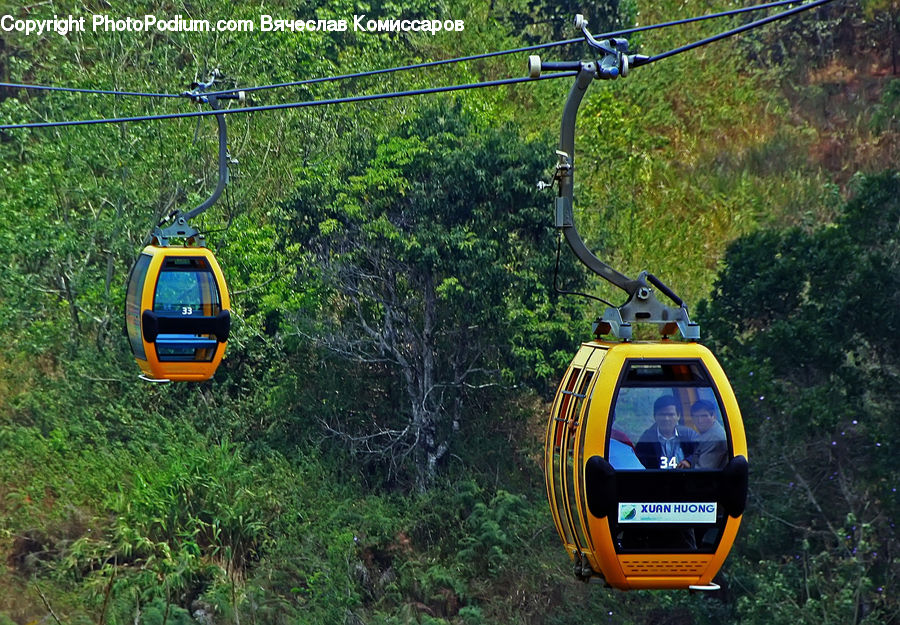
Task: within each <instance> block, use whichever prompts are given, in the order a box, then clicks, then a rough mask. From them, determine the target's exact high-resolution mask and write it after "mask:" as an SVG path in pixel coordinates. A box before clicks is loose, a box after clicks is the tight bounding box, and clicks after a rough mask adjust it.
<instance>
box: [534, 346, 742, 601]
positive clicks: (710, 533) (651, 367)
mask: <svg viewBox="0 0 900 625" xmlns="http://www.w3.org/2000/svg"><path fill="white" fill-rule="evenodd" d="M667 435H668V437H667ZM670 441H671V442H670ZM544 462H545V465H544V466H545V469H546V471H545V476H546V486H547V496H548V499H549V501H550V508H551V511H552V515H553V520H554V523H555V525H556V529H557V531H558V532H559V535H560V538H561V539H562V541H563V543H564V544H565V546H566V550H567V551H568V553H569V555H570V557H571V558H572V559H573V561H574V563H575V573H576V576H578V577H579V578H582V579H589V578H591V577H592V576H602V578H603V579H604V580H605V581H606V583H608V584H609V585H610V586H613V587H615V588H620V589H623V590H627V589H641V588H645V589H649V588H655V589H661V588H670V589H677V588H685V589H714V588H715V585H713V584H712V578H713V576H714V575H715V574H716V573H717V572H718V570H719V568H720V567H721V565H722V563H723V562H724V560H725V557H726V556H727V555H728V552H729V550H730V549H731V546H732V543H733V542H734V539H735V536H736V534H737V530H738V526H739V525H740V522H741V516H742V514H743V509H744V505H745V502H746V497H747V469H748V464H747V441H746V438H745V436H744V428H743V424H742V422H741V417H740V410H739V409H738V405H737V400H736V399H735V396H734V392H733V391H732V389H731V385H730V384H729V383H728V379H727V378H726V377H725V373H724V372H723V371H722V367H721V366H720V365H719V363H718V362H717V361H716V359H715V357H714V356H713V355H712V353H711V352H710V351H709V350H708V349H706V348H705V347H703V346H702V345H699V344H697V343H689V342H676V341H663V342H657V343H628V342H624V343H610V342H604V341H592V342H589V343H584V344H583V345H582V346H581V349H580V350H579V351H578V353H577V354H576V356H575V359H574V360H573V361H572V363H571V364H570V365H569V369H568V371H566V374H565V376H564V377H563V381H562V383H561V384H560V387H559V390H558V392H557V394H556V398H555V400H554V402H553V408H552V411H551V414H550V419H549V422H548V425H547V435H546V447H545V459H544Z"/></svg>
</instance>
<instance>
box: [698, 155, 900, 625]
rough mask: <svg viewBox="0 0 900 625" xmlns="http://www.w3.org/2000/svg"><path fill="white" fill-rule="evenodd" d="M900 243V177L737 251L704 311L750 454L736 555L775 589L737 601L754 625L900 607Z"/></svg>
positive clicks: (865, 182) (870, 618) (880, 615)
mask: <svg viewBox="0 0 900 625" xmlns="http://www.w3.org/2000/svg"><path fill="white" fill-rule="evenodd" d="M898 241H900V175H898V174H897V173H894V172H889V173H885V174H882V175H878V176H871V177H867V178H860V179H859V180H858V181H857V188H856V194H855V197H854V198H853V199H852V200H850V201H849V202H848V203H847V205H846V207H845V209H844V211H843V213H842V215H841V216H840V218H839V219H838V220H837V222H836V223H835V224H832V225H828V226H824V227H821V228H819V229H816V230H813V231H803V230H800V229H796V228H795V229H791V230H786V231H764V232H759V233H755V234H753V235H749V236H747V237H744V238H742V239H739V240H737V241H736V242H735V243H734V244H733V245H731V246H730V247H729V250H728V252H727V254H726V257H725V267H724V269H723V271H722V273H721V274H720V276H719V278H718V280H717V282H716V285H715V291H714V294H713V297H712V299H711V301H710V302H708V303H705V305H704V306H703V307H702V310H701V313H700V314H701V318H702V319H704V320H705V328H706V329H707V330H708V331H709V332H710V334H711V335H712V337H713V341H714V342H715V344H716V345H717V346H718V348H719V352H720V354H721V355H722V356H723V357H724V359H725V362H726V365H727V367H728V370H729V371H730V372H731V377H732V381H733V382H734V385H735V388H736V391H737V393H738V396H739V400H740V404H741V406H742V411H743V413H744V419H745V424H746V426H747V429H748V438H749V441H750V445H751V449H750V456H751V458H750V460H751V467H752V474H753V475H752V488H751V498H750V507H749V509H748V519H749V523H748V525H749V528H748V531H747V534H749V538H747V539H746V541H745V542H744V543H743V547H742V549H741V551H742V552H743V553H742V555H743V557H744V558H745V559H746V560H748V561H749V562H753V563H756V562H759V561H763V562H765V563H766V565H765V567H764V569H763V570H762V571H755V572H754V571H753V570H752V569H749V568H748V569H745V568H743V565H742V567H741V576H742V577H744V576H746V578H749V580H750V581H749V582H748V581H747V580H746V578H745V583H750V584H752V585H753V587H754V588H759V589H763V588H765V589H766V590H765V592H764V593H763V594H759V595H757V596H756V597H755V598H751V597H752V595H751V596H748V597H746V598H744V599H743V600H742V603H741V606H742V611H743V612H744V614H745V616H747V617H752V618H751V619H750V620H751V622H763V619H762V616H761V615H762V612H761V610H762V609H763V605H764V604H765V605H767V606H768V605H771V604H772V603H776V604H778V605H781V606H782V607H783V611H782V612H780V616H779V618H778V622H799V623H813V622H829V623H831V622H833V623H863V622H865V623H875V622H884V619H885V618H887V615H890V614H896V610H897V609H898V606H897V604H896V599H895V596H896V594H895V593H890V592H889V590H888V589H889V588H891V587H892V585H893V584H895V583H896V562H895V561H894V558H895V556H894V554H895V553H896V551H897V547H898V545H897V538H896V533H895V531H894V527H893V519H895V518H896V515H897V513H898V512H900V510H898V505H897V504H898V498H897V494H896V488H897V486H896V485H897V483H898V480H900V472H898V469H897V466H896V462H895V460H894V453H895V452H894V449H893V448H894V447H895V445H896V441H897V438H898V436H900V428H898V425H897V424H898V420H897V415H898V414H900V392H898V391H897V389H898V388H900V387H898V383H900V379H898V375H900V373H898V372H900V339H898V331H900V272H898V259H900V244H898ZM753 568H754V569H755V568H756V567H755V566H754V567H753ZM823 614H824V615H825V618H824V620H822V619H823ZM769 616H770V615H769V614H768V613H767V618H769ZM757 619H759V620H757ZM888 620H889V619H888ZM768 622H771V621H768Z"/></svg>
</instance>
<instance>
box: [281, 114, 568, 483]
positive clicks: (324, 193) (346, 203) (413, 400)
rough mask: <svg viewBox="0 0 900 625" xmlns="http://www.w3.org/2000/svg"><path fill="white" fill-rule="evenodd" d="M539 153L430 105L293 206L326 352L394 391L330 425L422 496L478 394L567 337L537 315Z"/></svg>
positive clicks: (541, 359) (542, 276)
mask: <svg viewBox="0 0 900 625" xmlns="http://www.w3.org/2000/svg"><path fill="white" fill-rule="evenodd" d="M548 153H551V151H550V150H549V149H548V148H547V147H546V146H545V145H543V144H539V143H535V142H532V143H526V142H523V141H522V140H521V139H519V138H518V137H517V135H516V133H515V132H514V131H513V130H512V129H509V128H502V129H492V128H481V127H478V126H477V125H476V123H475V122H474V121H473V120H472V118H471V117H470V116H469V115H468V114H467V113H466V112H465V111H464V110H463V109H462V108H461V106H460V105H453V106H448V105H439V106H435V107H432V108H430V109H427V110H426V111H425V112H424V113H423V114H421V115H420V116H418V117H416V118H415V119H413V120H409V121H407V122H404V123H402V124H401V125H400V127H399V128H398V129H397V131H396V132H393V133H391V134H390V135H387V136H383V137H379V138H378V143H377V145H370V146H362V147H361V148H360V149H359V150H358V151H357V153H356V154H355V155H354V158H355V159H357V160H356V163H359V164H358V165H351V166H344V167H343V168H341V170H339V171H338V172H334V173H332V174H331V175H329V176H328V177H327V178H322V177H321V174H314V175H313V176H311V177H310V183H309V184H307V185H304V186H303V187H301V189H300V190H299V192H298V198H297V200H296V201H295V202H293V203H292V205H291V206H290V208H289V210H290V213H291V215H293V216H292V217H290V218H291V219H292V220H293V223H292V226H293V229H294V235H293V236H294V237H296V239H297V240H298V241H300V242H301V243H302V244H303V245H304V246H305V247H306V248H307V249H308V256H307V258H306V262H307V263H309V265H310V266H311V267H314V268H316V271H321V274H322V278H323V279H324V280H326V281H327V282H328V283H329V284H330V286H331V289H332V294H331V296H330V299H329V302H328V305H327V306H328V307H330V308H331V309H332V310H333V311H334V312H333V315H332V316H331V318H330V319H328V321H329V322H330V326H329V327H328V328H327V329H326V332H325V335H327V337H328V339H327V340H326V341H325V343H326V344H327V345H328V346H329V347H330V348H332V349H333V350H335V351H336V352H338V353H340V354H342V355H343V356H344V357H346V358H348V359H350V360H352V361H355V362H358V363H362V364H364V365H366V366H368V367H369V368H370V369H371V370H372V371H376V370H377V371H381V372H382V373H385V372H389V374H390V375H391V376H396V378H395V380H396V382H391V381H384V382H383V383H384V384H387V385H393V384H396V388H397V389H398V393H399V392H400V391H399V389H402V398H403V400H402V404H401V405H392V406H381V407H380V408H377V409H376V412H378V411H380V412H382V413H383V414H382V415H377V414H375V415H372V420H371V422H370V424H369V426H368V427H367V428H365V429H362V428H360V429H358V430H357V431H355V432H354V431H351V429H350V428H348V425H349V424H348V423H347V421H346V418H342V419H341V421H342V423H334V424H329V425H328V427H330V428H331V429H332V430H333V431H335V432H340V433H341V434H343V435H346V436H348V437H349V438H350V439H351V440H354V441H355V442H356V443H357V444H359V446H360V448H362V449H365V450H366V451H368V452H371V453H376V454H379V455H381V456H383V457H385V458H388V459H389V460H390V462H391V463H392V464H393V465H394V466H395V467H396V466H399V465H400V464H402V461H403V460H404V459H406V458H409V459H410V460H411V461H412V466H413V474H414V483H415V485H416V488H418V489H419V490H424V489H425V488H427V487H428V485H429V484H430V483H431V481H432V480H433V478H434V476H435V472H436V469H437V465H438V463H439V462H441V460H442V459H444V458H445V456H446V455H447V453H448V452H449V450H450V447H451V444H452V441H453V439H454V436H455V433H456V432H457V431H458V429H459V424H460V421H461V420H462V419H463V418H464V417H465V416H466V415H467V414H468V415H470V416H474V414H476V412H475V411H471V410H470V411H469V412H467V404H468V405H471V404H472V403H473V402H474V400H475V399H476V397H477V392H478V391H479V390H482V389H485V388H488V387H492V386H495V385H497V384H498V383H500V382H501V381H502V379H503V376H504V374H506V375H507V376H508V377H507V378H506V379H510V378H513V377H518V378H520V379H521V378H523V377H524V378H526V379H534V378H535V374H538V375H540V374H542V373H547V372H549V371H550V370H552V368H553V362H554V358H555V356H554V350H555V348H556V345H557V342H558V341H559V340H560V339H564V338H565V336H566V332H565V317H563V318H562V320H561V321H551V320H550V319H548V316H549V315H550V314H551V312H550V307H549V304H550V299H551V298H550V294H549V293H548V290H547V288H548V285H549V283H550V282H551V278H550V272H551V271H552V268H553V261H552V256H551V254H552V250H553V239H552V237H551V236H550V232H549V229H548V225H549V223H548V222H549V220H548V218H547V214H546V213H547V208H546V206H547V198H542V197H540V196H538V194H537V192H536V187H535V182H536V181H537V180H539V179H540V178H541V177H542V170H543V169H544V167H545V164H546V160H547V159H546V157H545V155H546V154H548ZM308 274H310V275H309V276H307V277H308V278H309V277H311V274H312V269H310V270H309V271H308ZM538 346H541V347H542V348H543V349H544V350H545V351H544V353H546V354H548V355H549V357H546V356H539V352H540V350H539V349H537V347H538ZM517 356H519V357H517ZM535 358H537V359H538V360H537V361H535V360H534V359H535ZM529 359H531V362H529ZM529 367H531V368H532V371H531V372H530V373H528V372H527V369H528V368H529ZM522 374H524V375H522ZM404 404H405V405H404ZM395 411H396V413H397V414H398V415H399V418H393V419H392V418H385V417H384V413H388V414H390V413H394V412H395ZM479 412H480V410H479ZM482 418H483V417H482ZM485 425H486V426H487V424H485Z"/></svg>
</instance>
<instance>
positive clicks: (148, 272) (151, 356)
mask: <svg viewBox="0 0 900 625" xmlns="http://www.w3.org/2000/svg"><path fill="white" fill-rule="evenodd" d="M125 306H126V314H125V325H126V329H127V333H128V340H129V343H130V344H131V350H132V352H133V353H134V357H135V360H137V363H138V365H139V366H140V368H141V371H142V372H143V377H145V378H146V379H151V380H155V381H170V380H171V381H202V380H207V379H209V378H211V377H212V375H213V374H214V373H215V371H216V368H217V367H218V366H219V363H220V362H221V360H222V356H223V355H224V354H225V346H226V342H227V341H228V333H229V331H230V327H231V316H230V312H229V309H230V301H229V298H228V289H227V287H226V285H225V276H224V275H223V274H222V270H221V268H220V267H219V263H218V262H216V258H215V256H213V253H212V252H211V251H210V250H209V249H207V248H205V247H180V246H173V247H164V246H155V245H148V246H147V247H146V248H144V250H143V252H141V254H140V256H139V257H138V259H137V261H136V262H135V264H134V267H133V268H132V270H131V275H130V277H129V280H128V289H127V294H126V304H125Z"/></svg>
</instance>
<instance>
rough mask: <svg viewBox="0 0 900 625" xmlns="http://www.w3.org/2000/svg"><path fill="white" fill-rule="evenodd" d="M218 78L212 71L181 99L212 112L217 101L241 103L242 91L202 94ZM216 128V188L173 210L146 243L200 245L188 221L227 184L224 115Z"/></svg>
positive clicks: (204, 207)
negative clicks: (185, 207)
mask: <svg viewBox="0 0 900 625" xmlns="http://www.w3.org/2000/svg"><path fill="white" fill-rule="evenodd" d="M218 78H219V74H218V72H217V71H214V72H213V74H212V77H211V78H210V79H209V80H208V81H207V82H205V83H199V84H195V85H194V88H193V89H192V90H191V91H186V92H185V93H183V94H182V95H183V96H185V97H188V98H190V99H192V100H193V101H194V102H198V103H202V104H209V105H210V107H211V108H212V109H213V110H215V111H218V110H220V108H221V102H220V100H223V99H233V100H239V101H241V102H243V101H244V97H245V96H244V92H243V91H235V92H228V93H219V94H215V95H214V94H204V92H205V91H206V90H207V89H209V88H211V87H212V86H213V85H214V84H215V83H216V80H217V79H218ZM216 124H217V125H218V134H219V178H218V182H217V183H216V188H215V189H214V190H213V192H212V194H211V195H210V196H209V197H208V198H206V200H205V201H203V202H202V203H201V204H200V205H198V206H197V207H196V208H194V209H192V210H190V211H188V212H187V213H183V214H182V213H181V211H178V210H176V211H174V212H173V213H172V214H170V215H169V217H167V218H166V219H163V220H162V221H160V222H159V224H157V226H156V228H154V230H153V233H152V234H151V235H150V240H155V242H156V243H157V244H158V245H162V246H166V245H168V244H169V239H171V238H181V239H187V240H189V241H190V240H194V241H195V242H196V243H197V244H199V245H204V241H203V235H202V234H200V232H199V231H198V230H197V229H196V228H194V227H193V226H191V225H190V221H191V220H192V219H193V218H194V217H197V216H198V215H200V214H201V213H202V212H204V211H205V210H207V209H208V208H209V207H211V206H212V205H213V204H215V203H216V201H218V199H219V197H220V196H221V195H222V192H223V191H224V190H225V186H226V185H227V184H228V161H229V154H228V128H227V126H226V124H225V114H224V113H217V114H216ZM167 222H168V223H169V225H168V226H166V225H165V224H166V223H167Z"/></svg>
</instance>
